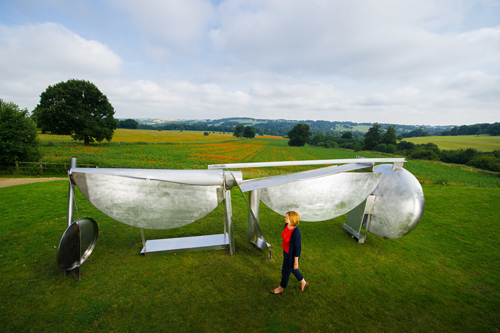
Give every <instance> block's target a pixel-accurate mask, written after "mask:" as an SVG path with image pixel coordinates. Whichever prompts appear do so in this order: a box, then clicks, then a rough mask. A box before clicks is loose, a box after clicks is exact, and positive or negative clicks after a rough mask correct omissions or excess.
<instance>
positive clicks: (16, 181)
mask: <svg viewBox="0 0 500 333" xmlns="http://www.w3.org/2000/svg"><path fill="white" fill-rule="evenodd" d="M62 179H66V180H67V179H68V178H58V177H52V178H0V188H1V187H7V186H14V185H22V184H31V183H38V182H50V181H52V180H62Z"/></svg>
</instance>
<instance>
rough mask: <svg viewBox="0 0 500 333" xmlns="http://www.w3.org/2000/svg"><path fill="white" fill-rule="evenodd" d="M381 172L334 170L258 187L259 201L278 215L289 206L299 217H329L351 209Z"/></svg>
mask: <svg viewBox="0 0 500 333" xmlns="http://www.w3.org/2000/svg"><path fill="white" fill-rule="evenodd" d="M381 178H382V174H381V173H377V172H373V173H372V172H366V173H338V174H333V175H329V176H324V177H319V178H313V179H307V180H301V181H296V182H292V183H287V184H281V185H276V186H271V187H267V188H263V189H261V201H262V202H263V203H264V204H265V205H266V206H267V207H269V208H271V209H272V210H273V211H275V212H276V213H278V214H280V215H283V216H284V215H286V213H287V212H288V211H290V210H296V211H297V212H299V214H300V220H301V221H305V222H318V221H325V220H329V219H333V218H335V217H337V216H341V215H343V214H345V213H347V212H349V211H350V210H352V209H354V208H355V207H356V206H358V205H359V204H360V203H362V202H363V200H365V199H366V198H367V197H368V196H369V195H370V193H371V192H372V191H373V190H374V189H375V188H376V186H377V184H378V183H379V181H380V179H381Z"/></svg>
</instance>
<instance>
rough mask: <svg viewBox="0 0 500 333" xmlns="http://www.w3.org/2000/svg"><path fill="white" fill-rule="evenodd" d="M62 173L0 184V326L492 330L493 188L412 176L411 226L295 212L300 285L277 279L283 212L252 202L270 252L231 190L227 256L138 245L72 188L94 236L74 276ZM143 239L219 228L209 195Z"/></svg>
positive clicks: (499, 257)
mask: <svg viewBox="0 0 500 333" xmlns="http://www.w3.org/2000/svg"><path fill="white" fill-rule="evenodd" d="M67 187H68V185H67V182H65V181H54V182H50V183H39V184H30V185H21V186H16V187H10V188H3V189H0V202H1V203H0V205H1V209H0V221H1V222H0V237H1V238H0V240H1V241H0V267H1V269H0V283H1V287H2V289H1V290H2V291H1V292H0V295H1V302H0V322H2V323H3V326H2V331H4V332H18V331H32V332H38V331H51V332H58V331H95V330H98V331H112V330H113V331H120V332H121V331H146V330H147V331H180V332H192V331H203V332H221V331H222V332H229V331H242V332H319V331H323V332H325V331H358V332H365V331H371V332H387V331H408V332H428V331H432V332H449V331H460V332H462V331H471V332H494V331H498V330H499V329H500V325H499V323H500V290H499V288H500V287H499V286H500V283H499V282H500V281H499V280H500V278H499V276H500V265H499V264H500V252H499V250H498V249H499V245H500V244H499V242H500V241H499V239H498V237H497V234H498V232H499V231H500V230H499V229H500V226H499V224H498V223H496V217H497V215H498V201H499V200H500V191H499V190H498V189H493V188H477V187H471V188H464V187H445V186H437V185H424V193H425V196H426V211H425V214H424V218H423V220H422V222H421V223H420V225H419V227H418V228H417V229H415V231H413V232H412V233H411V234H410V235H408V236H406V237H403V238H400V239H396V240H386V239H381V238H377V237H375V236H372V235H369V236H368V240H367V242H366V243H365V244H358V243H356V242H355V241H354V240H353V239H352V238H350V237H349V236H348V235H347V234H346V233H344V231H343V230H342V225H343V223H344V220H345V217H340V218H337V219H333V220H329V221H324V222H317V223H305V222H303V223H301V225H300V228H301V232H302V241H303V253H302V260H301V270H302V272H303V274H304V276H305V277H306V279H307V281H308V282H309V283H310V288H309V290H308V291H307V292H306V293H300V292H299V290H298V288H299V284H298V283H297V282H295V281H294V278H293V277H292V279H291V283H290V285H289V287H288V288H287V290H286V293H285V294H284V295H277V296H276V295H271V294H270V293H269V290H270V289H271V288H274V287H276V286H277V284H278V283H279V279H280V268H281V258H282V257H281V253H280V251H279V248H280V234H281V229H282V226H283V218H282V217H281V216H278V215H277V214H276V213H274V212H272V211H270V210H269V209H267V208H266V207H265V206H263V205H261V215H260V216H261V227H262V231H263V233H264V235H265V236H266V240H267V241H268V242H270V243H271V244H272V248H273V249H274V256H275V257H274V259H273V260H271V261H268V260H267V255H266V253H264V252H261V251H260V250H257V249H255V248H254V247H253V246H252V245H251V244H250V243H249V242H248V240H247V229H248V227H247V218H248V217H247V213H246V212H247V210H246V205H245V203H244V202H243V199H242V197H241V194H238V191H233V211H234V227H235V230H234V231H235V239H236V254H235V255H233V256H229V255H228V254H227V252H226V251H211V252H192V253H178V254H175V255H158V256H152V257H149V256H148V257H144V256H142V255H140V254H139V252H140V250H141V247H142V242H141V237H140V232H139V229H136V228H132V227H129V226H126V225H124V224H121V223H118V222H116V221H114V220H112V219H110V218H108V217H106V216H104V215H103V214H102V213H100V212H99V211H97V210H96V209H95V208H93V207H92V206H91V205H90V204H89V203H88V202H87V201H86V200H85V199H84V198H83V196H81V195H80V193H78V194H77V200H78V208H79V214H80V216H91V217H93V218H94V219H96V221H97V222H98V224H99V239H98V243H97V246H96V248H95V250H94V252H93V254H92V255H91V257H90V258H89V259H88V260H87V261H86V262H85V263H84V264H83V265H82V267H81V277H82V281H80V282H77V281H75V279H74V278H73V277H72V276H71V275H68V276H64V273H63V272H62V271H61V270H60V269H59V268H58V267H57V263H56V247H57V245H58V243H59V239H60V237H61V236H62V233H63V232H64V230H65V228H66V219H65V212H66V205H67ZM145 232H146V237H147V238H148V239H153V238H160V237H162V238H163V237H183V236H193V235H202V234H212V233H220V232H222V210H221V207H219V208H218V209H217V210H216V211H214V212H213V213H211V214H210V215H209V216H207V217H206V218H204V219H202V220H200V221H197V222H195V223H193V224H191V225H188V226H185V227H183V228H178V229H173V230H164V231H148V230H146V231H145Z"/></svg>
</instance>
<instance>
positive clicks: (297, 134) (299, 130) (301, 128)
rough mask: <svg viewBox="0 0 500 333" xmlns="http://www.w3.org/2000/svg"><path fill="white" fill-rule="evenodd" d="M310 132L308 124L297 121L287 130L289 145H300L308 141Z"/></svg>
mask: <svg viewBox="0 0 500 333" xmlns="http://www.w3.org/2000/svg"><path fill="white" fill-rule="evenodd" d="M311 135H312V133H311V132H310V131H309V125H307V124H302V123H298V124H297V125H295V126H294V127H293V128H292V130H291V131H289V132H288V138H290V140H289V141H288V145H289V146H296V147H302V146H304V145H305V144H306V143H308V142H309V137H310V136H311Z"/></svg>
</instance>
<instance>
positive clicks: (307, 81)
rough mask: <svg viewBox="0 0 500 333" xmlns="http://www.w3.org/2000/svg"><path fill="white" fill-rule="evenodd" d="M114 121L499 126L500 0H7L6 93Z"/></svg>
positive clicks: (2, 90) (0, 52)
mask: <svg viewBox="0 0 500 333" xmlns="http://www.w3.org/2000/svg"><path fill="white" fill-rule="evenodd" d="M69 79H81V80H88V81H90V82H93V83H94V84H95V85H96V86H97V87H98V88H99V89H100V91H101V92H102V93H104V94H105V95H106V96H107V97H108V99H109V101H110V102H111V104H112V105H113V107H114V109H115V112H116V113H115V118H134V119H137V118H159V119H220V118H229V117H252V118H264V119H289V120H329V121H353V122H372V123H374V122H378V123H394V124H407V125H471V124H476V123H494V122H498V121H500V0H405V1H400V0H304V1H300V0H222V1H214V0H212V1H209V0H182V1H180V0H141V1H132V0H101V1H97V0H95V1H92V0H88V1H84V0H31V1H28V0H0V98H1V99H3V100H4V101H10V102H14V103H16V104H17V105H19V106H20V107H21V108H23V109H24V108H27V109H28V110H30V111H31V110H33V109H34V108H35V107H36V105H37V104H38V103H39V101H40V94H41V93H42V92H44V91H45V90H46V89H47V87H48V86H50V85H54V84H57V83H59V82H62V81H67V80H69Z"/></svg>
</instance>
